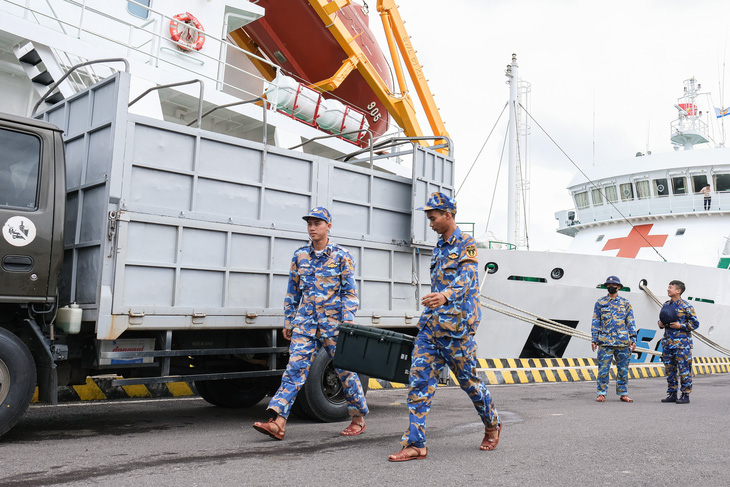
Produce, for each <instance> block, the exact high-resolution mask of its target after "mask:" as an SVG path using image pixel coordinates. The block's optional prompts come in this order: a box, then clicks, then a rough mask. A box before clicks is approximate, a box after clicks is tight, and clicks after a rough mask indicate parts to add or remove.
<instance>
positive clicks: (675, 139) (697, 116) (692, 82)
mask: <svg viewBox="0 0 730 487" xmlns="http://www.w3.org/2000/svg"><path fill="white" fill-rule="evenodd" d="M701 88H702V85H701V84H699V83H698V82H697V80H696V79H695V78H690V79H687V80H684V95H683V96H681V97H680V98H679V99H678V100H677V104H676V105H674V106H675V107H676V108H677V110H679V118H677V120H675V121H674V122H672V123H671V125H670V126H671V130H672V137H671V140H672V144H674V150H679V148H680V147H684V150H692V149H693V148H694V145H695V144H706V143H707V142H709V141H710V139H709V127H708V125H707V123H705V122H704V121H703V120H702V119H701V117H702V112H700V111H698V110H697V103H696V101H695V100H696V99H697V95H698V94H699V90H700V89H701Z"/></svg>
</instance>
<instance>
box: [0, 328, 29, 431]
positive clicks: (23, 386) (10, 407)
mask: <svg viewBox="0 0 730 487" xmlns="http://www.w3.org/2000/svg"><path fill="white" fill-rule="evenodd" d="M35 384H36V370H35V362H34V361H33V356H32V355H31V354H30V350H28V347H26V346H25V344H24V343H23V342H22V341H20V339H19V338H18V337H16V336H15V335H14V334H12V333H10V332H9V331H8V330H6V329H4V328H0V436H2V435H4V434H5V433H7V432H8V431H9V430H10V428H12V427H13V426H15V423H17V422H18V420H19V419H20V417H21V416H22V415H23V413H24V412H25V410H26V409H28V405H29V404H30V401H31V399H33V393H34V392H35Z"/></svg>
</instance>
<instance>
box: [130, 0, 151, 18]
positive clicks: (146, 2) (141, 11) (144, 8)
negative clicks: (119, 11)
mask: <svg viewBox="0 0 730 487" xmlns="http://www.w3.org/2000/svg"><path fill="white" fill-rule="evenodd" d="M150 3H152V0H134V1H128V2H127V10H128V11H129V13H130V14H132V15H134V16H135V17H139V18H140V19H146V18H148V17H149V16H150V11H149V8H150Z"/></svg>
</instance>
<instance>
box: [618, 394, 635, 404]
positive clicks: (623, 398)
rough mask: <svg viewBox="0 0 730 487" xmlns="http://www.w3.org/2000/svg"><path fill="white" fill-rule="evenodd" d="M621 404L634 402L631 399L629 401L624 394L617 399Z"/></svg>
mask: <svg viewBox="0 0 730 487" xmlns="http://www.w3.org/2000/svg"><path fill="white" fill-rule="evenodd" d="M619 399H620V400H621V402H634V400H633V399H631V398H630V397H629V396H628V395H627V394H624V395H623V396H621V397H620V398H619Z"/></svg>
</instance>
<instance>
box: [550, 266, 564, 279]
mask: <svg viewBox="0 0 730 487" xmlns="http://www.w3.org/2000/svg"><path fill="white" fill-rule="evenodd" d="M564 275H565V271H564V270H563V269H561V268H560V267H556V268H555V269H553V270H552V271H550V277H552V278H553V279H555V280H557V279H560V278H562V277H563V276H564Z"/></svg>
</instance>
